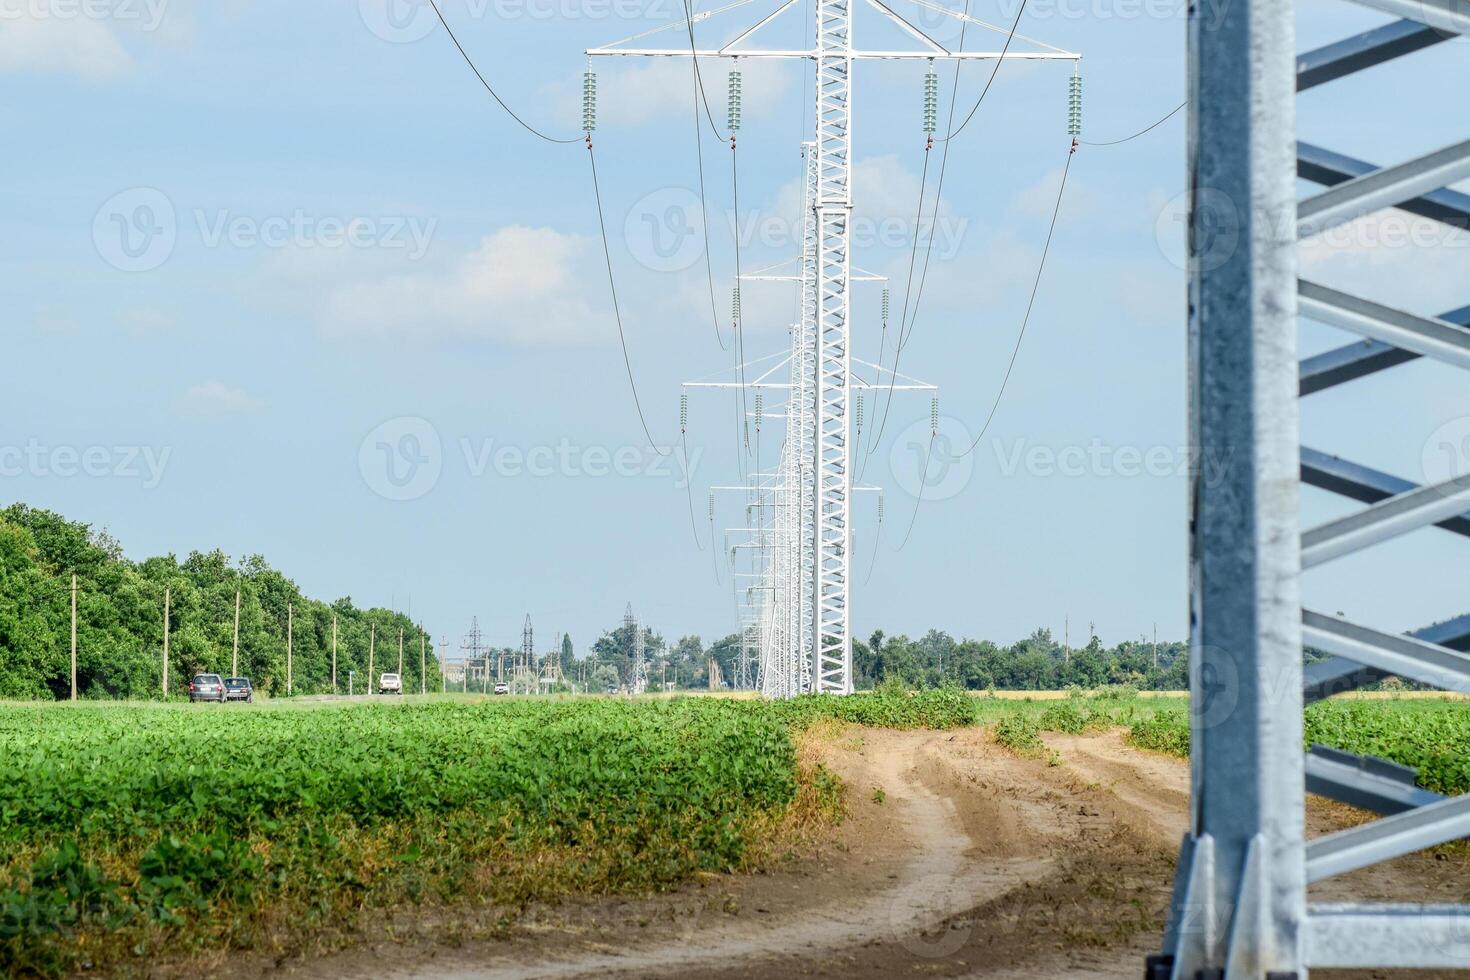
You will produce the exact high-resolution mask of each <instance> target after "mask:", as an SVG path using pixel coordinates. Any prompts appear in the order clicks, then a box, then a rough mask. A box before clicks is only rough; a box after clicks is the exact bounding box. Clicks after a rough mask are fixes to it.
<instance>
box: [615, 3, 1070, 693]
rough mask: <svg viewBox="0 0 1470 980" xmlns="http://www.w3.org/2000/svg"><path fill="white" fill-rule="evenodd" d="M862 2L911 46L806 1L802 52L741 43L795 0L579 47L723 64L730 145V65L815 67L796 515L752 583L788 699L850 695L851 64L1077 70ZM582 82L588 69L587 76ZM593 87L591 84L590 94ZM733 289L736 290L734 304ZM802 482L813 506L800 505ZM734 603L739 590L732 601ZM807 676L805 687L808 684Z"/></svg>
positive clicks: (793, 410)
mask: <svg viewBox="0 0 1470 980" xmlns="http://www.w3.org/2000/svg"><path fill="white" fill-rule="evenodd" d="M748 2H749V0H736V2H735V3H732V4H729V5H727V6H726V7H723V8H720V11H718V12H720V13H722V12H724V11H728V10H731V9H735V8H737V7H741V6H745V4H746V3H748ZM871 2H872V5H873V6H874V8H875V9H877V10H878V11H879V12H880V13H881V14H882V15H883V16H884V17H887V18H888V19H889V20H891V21H893V22H894V23H895V24H897V25H898V27H899V28H900V29H901V30H902V31H903V32H904V33H905V34H906V35H907V36H908V37H909V38H910V39H912V40H914V41H917V43H918V48H917V49H916V50H884V51H859V50H856V49H854V48H853V46H852V37H853V30H852V26H853V25H852V17H851V13H852V12H851V0H817V2H816V3H815V4H813V6H814V7H815V15H816V16H815V21H814V22H813V24H812V25H811V30H812V34H811V35H809V36H811V37H813V38H814V40H813V44H812V46H811V47H810V48H807V49H804V50H789V49H770V48H755V47H751V46H749V45H748V44H747V42H748V41H749V40H750V38H751V37H752V35H754V34H756V33H757V32H758V31H760V30H762V29H764V28H766V27H767V26H768V25H769V24H771V23H772V22H773V21H775V20H777V19H778V18H779V17H780V16H781V15H782V14H784V13H786V12H787V11H789V10H791V9H792V8H794V7H797V6H798V4H796V2H795V0H788V2H786V3H784V4H782V5H781V6H780V7H778V8H777V9H776V10H775V11H774V12H773V13H771V14H769V15H767V16H766V17H764V18H763V19H762V20H760V21H758V22H757V23H755V24H754V25H752V26H750V27H748V28H746V29H745V30H743V31H741V32H740V33H739V34H738V35H737V36H736V37H735V38H734V39H733V40H731V41H729V42H728V43H726V44H724V45H722V46H720V47H716V48H698V47H697V45H696V44H695V42H694V39H693V36H692V34H693V30H694V25H695V23H700V22H704V21H706V20H708V19H709V18H710V17H711V16H713V14H714V13H716V12H707V13H702V14H698V15H695V16H693V17H691V18H688V19H685V20H681V21H678V22H674V23H669V24H665V25H663V26H661V27H658V28H655V29H653V30H651V31H646V32H644V33H642V34H639V35H636V36H635V37H631V38H627V39H625V40H623V41H618V42H614V43H613V44H609V45H605V46H602V47H598V48H592V49H590V50H589V51H588V52H587V54H588V56H589V58H591V57H665V58H690V57H692V58H694V59H695V60H696V62H697V61H698V60H699V59H701V58H728V59H732V60H733V63H734V67H735V69H736V70H734V71H732V72H731V73H730V85H731V98H730V104H731V107H732V108H731V113H730V130H731V133H730V136H731V148H732V150H733V149H734V146H735V130H736V129H738V128H739V112H738V108H737V107H738V105H739V98H738V90H739V84H740V82H739V72H738V67H739V62H738V60H737V59H740V58H777V59H787V58H795V59H802V60H806V61H810V62H812V64H813V68H814V70H815V74H816V89H815V91H816V107H815V108H816V113H815V118H816V132H815V138H814V139H813V140H812V141H811V142H810V143H809V144H807V146H808V162H807V174H806V194H805V212H804V213H805V218H804V226H803V252H802V256H801V259H800V262H801V284H802V286H801V288H802V304H801V306H802V323H801V326H800V328H799V329H798V330H797V331H795V333H796V334H797V336H796V337H795V338H794V348H793V352H792V354H791V355H790V358H791V360H790V364H791V369H792V375H793V377H792V382H791V384H790V385H789V386H788V387H789V388H790V389H791V391H792V392H793V397H792V398H791V399H789V401H788V406H787V415H788V423H789V425H790V428H789V429H788V439H787V446H788V451H789V452H790V453H791V454H792V455H793V457H794V459H793V460H791V461H783V466H784V467H785V469H786V476H785V480H786V481H787V482H786V483H785V486H784V487H783V489H782V491H781V495H782V499H783V500H784V501H785V506H786V508H788V509H792V508H799V513H798V515H797V517H796V518H795V519H794V520H792V519H791V518H790V517H789V516H788V517H786V518H785V519H784V521H785V530H784V531H783V533H782V537H783V540H782V542H781V545H780V550H779V554H778V555H777V559H776V560H777V561H778V563H779V564H778V567H777V568H775V569H773V572H775V573H778V575H779V578H780V580H781V582H780V586H779V589H778V587H777V585H776V584H775V583H774V582H773V583H772V584H770V585H763V586H752V587H751V588H752V589H753V590H754V589H759V590H760V591H762V592H764V593H765V595H766V599H765V604H764V605H763V606H762V607H761V609H760V610H759V611H758V612H757V613H756V615H757V617H758V618H759V619H760V620H762V621H764V622H765V623H766V624H767V625H766V626H765V627H764V633H765V635H766V636H767V637H769V638H770V639H769V640H768V641H767V643H766V645H767V646H768V647H771V646H772V645H773V644H779V648H780V654H779V657H780V662H781V666H780V668H779V675H780V676H779V677H777V678H772V679H769V680H768V679H767V678H766V677H765V676H764V674H765V670H764V667H763V671H762V673H763V676H762V678H761V687H762V689H771V690H780V691H782V692H790V693H794V691H791V688H793V687H805V688H806V689H809V690H815V691H820V692H825V693H834V694H846V693H849V692H851V690H852V637H851V614H852V604H851V589H852V576H851V568H850V562H851V555H852V495H853V489H854V488H853V474H852V453H851V447H852V434H853V425H852V421H853V420H852V417H851V415H850V414H849V402H850V398H851V395H852V391H853V387H854V374H853V368H854V358H853V352H852V345H851V302H850V297H851V284H852V282H853V281H854V277H853V267H852V261H851V260H852V256H851V254H850V235H849V230H850V228H849V223H850V218H851V213H852V194H851V186H850V178H851V171H852V143H851V136H850V129H851V126H850V123H851V118H852V92H851V72H852V66H853V63H854V62H857V61H863V60H875V59H883V60H913V61H925V62H928V63H929V64H930V65H932V64H933V63H934V62H936V61H946V60H996V59H1026V60H1064V61H1071V62H1073V63H1074V64H1075V63H1076V62H1077V61H1078V60H1079V59H1080V56H1079V55H1076V54H1073V53H1071V52H1067V51H1062V50H1061V49H1059V48H1054V47H1052V46H1050V45H1046V44H1042V43H1041V42H1039V41H1036V40H1034V39H1032V38H1027V37H1024V36H1022V35H1018V34H1013V35H1012V36H1011V37H1009V38H1008V40H1007V48H1006V50H1003V51H1000V52H963V51H950V50H948V49H946V48H945V47H943V46H942V45H940V44H939V43H938V42H936V41H934V40H933V39H932V38H930V37H929V36H928V35H927V34H925V33H924V32H923V31H922V30H920V29H919V28H918V27H916V26H914V25H913V24H911V23H910V22H909V21H908V20H906V19H904V18H903V17H902V16H900V15H899V14H898V13H897V12H896V11H894V10H893V9H892V8H890V7H889V6H888V5H886V4H884V3H881V2H878V0H871ZM911 2H914V3H915V4H916V6H920V7H923V8H924V9H926V10H930V11H934V12H938V13H940V14H943V15H946V16H949V17H953V18H955V19H957V20H960V21H962V22H964V23H967V24H971V25H975V26H977V27H980V28H984V29H986V30H989V31H999V32H1001V33H1006V32H1004V31H1003V29H1001V28H997V27H995V26H994V25H991V24H987V23H985V22H983V21H980V20H978V19H976V18H973V17H970V16H969V15H968V14H966V13H961V12H959V11H954V10H949V9H946V8H943V7H940V6H938V5H936V4H933V3H930V2H928V0H911ZM669 30H680V31H684V32H686V33H687V34H688V35H689V36H690V44H689V45H688V46H682V47H671V48H636V47H630V46H627V45H628V44H629V43H630V42H632V41H635V40H638V39H641V38H646V37H650V36H652V35H656V34H659V33H662V32H664V31H669ZM1013 41H1019V42H1021V44H1022V46H1030V47H1032V48H1035V49H1036V50H1029V51H1022V50H1016V51H1011V50H1009V48H1010V45H1011V43H1012V42H1013ZM591 75H592V73H591V72H590V71H589V72H588V76H589V78H590V77H591ZM589 91H592V88H590V87H589ZM931 91H932V86H931V83H929V82H926V102H925V126H926V130H927V131H928V132H930V133H931V134H932V132H933V130H932V126H931V125H930V123H931V121H932V113H931V112H930V100H929V95H930V93H931ZM738 287H739V283H737V291H736V296H737V297H738V295H739V292H738ZM737 303H738V298H737ZM742 367H744V366H742ZM759 383H760V382H757V384H759ZM793 436H794V438H792V437H793ZM798 482H799V486H797V483H798ZM808 487H810V494H811V499H810V500H808V499H807V493H808V489H807V488H808ZM808 531H810V534H808V533H807V532H808ZM808 541H810V542H811V543H810V545H808V544H807V542H808ZM775 577H776V575H773V578H775ZM808 582H809V583H810V586H809V589H810V591H809V592H808ZM739 603H740V600H739V598H738V596H737V605H739ZM767 607H769V608H767ZM743 629H744V626H742V630H743ZM791 651H795V652H794V653H793V652H791ZM797 662H799V663H800V666H799V667H798V666H797ZM808 670H809V671H810V675H809V679H808V678H806V677H805V674H806V672H807V671H808ZM793 677H795V678H796V679H795V680H793Z"/></svg>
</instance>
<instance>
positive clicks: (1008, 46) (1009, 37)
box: [940, 0, 1026, 143]
mask: <svg viewBox="0 0 1470 980" xmlns="http://www.w3.org/2000/svg"><path fill="white" fill-rule="evenodd" d="M969 12H970V5H969V3H968V2H966V4H965V14H966V16H968V15H969ZM1025 12H1026V0H1021V5H1020V6H1019V7H1018V8H1017V9H1016V19H1015V20H1013V21H1011V32H1010V33H1009V34H1007V35H1006V43H1005V46H1004V47H1002V48H1001V49H1000V57H999V58H997V59H995V67H993V68H991V69H990V77H989V78H988V79H986V80H985V87H984V88H983V89H981V90H980V98H978V99H976V100H975V104H974V105H972V106H970V111H969V112H968V113H966V114H965V119H964V122H962V123H960V126H959V129H950V130H949V131H948V135H946V136H944V137H943V138H941V140H940V142H941V143H948V142H949V141H950V140H952V139H954V138H955V137H956V136H958V135H960V133H962V132H964V130H965V127H966V126H968V125H970V120H971V119H974V118H975V111H976V110H977V109H979V108H980V103H982V102H984V101H985V96H986V95H987V94H989V92H990V86H991V85H993V84H995V76H996V75H998V74H1000V66H1001V65H1002V64H1003V63H1004V62H1005V57H1006V52H1008V51H1010V50H1011V42H1012V41H1014V40H1015V39H1016V28H1018V27H1020V26H1021V15H1022V14H1024V13H1025ZM964 30H965V29H964V26H963V24H962V25H961V27H960V45H961V48H962V49H963V46H964V36H965V35H964ZM954 74H955V81H956V82H958V81H959V77H960V62H959V61H958V60H956V61H955V65H954ZM956 94H957V93H956ZM951 105H953V97H951ZM950 115H951V122H953V115H954V114H953V112H951V113H950Z"/></svg>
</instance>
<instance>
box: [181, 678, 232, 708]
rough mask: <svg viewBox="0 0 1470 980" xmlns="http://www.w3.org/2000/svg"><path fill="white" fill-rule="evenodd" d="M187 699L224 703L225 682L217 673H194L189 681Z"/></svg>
mask: <svg viewBox="0 0 1470 980" xmlns="http://www.w3.org/2000/svg"><path fill="white" fill-rule="evenodd" d="M189 700H190V701H191V702H192V701H218V702H219V703H220V704H224V703H225V682H224V681H223V680H221V679H220V676H219V675H218V674H195V675H194V679H193V680H191V681H190V682H189Z"/></svg>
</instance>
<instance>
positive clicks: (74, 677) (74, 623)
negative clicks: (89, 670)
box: [71, 572, 77, 701]
mask: <svg viewBox="0 0 1470 980" xmlns="http://www.w3.org/2000/svg"><path fill="white" fill-rule="evenodd" d="M71 699H72V700H73V701H75V700H76V699H77V573H76V572H72V573H71Z"/></svg>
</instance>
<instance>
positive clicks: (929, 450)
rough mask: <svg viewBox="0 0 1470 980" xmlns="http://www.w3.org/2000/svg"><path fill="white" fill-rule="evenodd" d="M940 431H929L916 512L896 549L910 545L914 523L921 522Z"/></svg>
mask: <svg viewBox="0 0 1470 980" xmlns="http://www.w3.org/2000/svg"><path fill="white" fill-rule="evenodd" d="M938 436H939V433H938V432H930V433H929V445H928V446H927V447H925V449H924V466H923V468H921V469H920V470H919V495H918V496H917V497H916V498H915V499H914V512H913V514H912V515H911V516H910V517H909V529H908V530H907V531H905V532H904V536H903V541H902V542H901V543H900V544H899V546H898V547H897V548H894V549H893V550H894V551H902V550H903V549H904V548H906V547H908V543H909V538H911V537H913V535H914V525H915V524H917V523H919V507H920V506H921V505H922V504H923V503H924V488H925V487H927V486H928V485H929V461H930V460H931V459H932V458H933V456H934V440H935V439H936V438H938Z"/></svg>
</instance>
